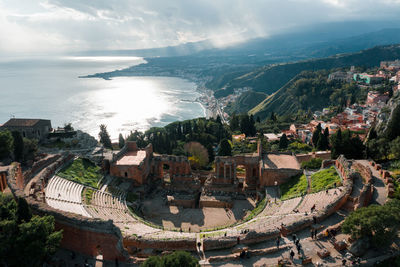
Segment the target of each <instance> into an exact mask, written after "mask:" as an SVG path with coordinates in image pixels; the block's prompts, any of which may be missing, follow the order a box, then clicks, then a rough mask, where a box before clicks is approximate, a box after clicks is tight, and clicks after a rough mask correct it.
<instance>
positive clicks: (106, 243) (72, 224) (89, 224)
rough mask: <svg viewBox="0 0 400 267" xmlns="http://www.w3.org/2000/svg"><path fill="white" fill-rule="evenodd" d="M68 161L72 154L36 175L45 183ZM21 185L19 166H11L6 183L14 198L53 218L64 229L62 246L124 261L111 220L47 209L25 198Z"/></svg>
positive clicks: (118, 232)
mask: <svg viewBox="0 0 400 267" xmlns="http://www.w3.org/2000/svg"><path fill="white" fill-rule="evenodd" d="M70 159H71V155H67V156H63V157H62V158H59V159H58V160H57V161H56V162H53V163H52V164H50V165H49V166H47V167H46V168H45V169H44V170H42V171H41V172H40V173H39V174H38V175H41V179H43V181H46V182H47V180H48V179H49V178H50V177H52V176H53V175H54V172H55V171H56V169H57V168H58V167H60V166H61V165H62V164H64V163H65V162H67V161H68V160H70ZM21 182H23V178H22V172H21V168H20V166H19V163H14V164H12V165H11V166H10V171H9V176H8V179H7V184H8V186H9V188H10V190H11V192H12V194H13V195H14V196H15V197H24V198H25V199H26V200H27V202H28V204H29V206H30V207H31V209H32V213H33V214H37V215H41V216H44V215H52V216H54V218H55V222H56V229H57V230H60V229H62V230H63V239H62V241H61V247H63V248H66V249H71V250H75V251H79V252H81V253H84V254H86V255H89V256H97V255H98V254H102V255H103V258H104V259H105V260H115V259H116V258H117V259H119V260H121V261H125V260H127V259H128V258H129V255H128V254H127V252H126V251H125V250H124V248H123V246H122V235H121V232H120V230H119V228H117V227H116V226H115V225H114V224H113V223H112V221H101V220H99V219H93V218H86V217H82V216H80V215H77V214H73V213H68V212H63V211H60V210H56V209H54V208H52V207H50V206H48V205H47V204H46V203H44V202H40V201H37V200H35V199H34V198H32V197H26V196H25V195H24V191H23V183H22V187H21V186H20V185H18V184H19V183H21Z"/></svg>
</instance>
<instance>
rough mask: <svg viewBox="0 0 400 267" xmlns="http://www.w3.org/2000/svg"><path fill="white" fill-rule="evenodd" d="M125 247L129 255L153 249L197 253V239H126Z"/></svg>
mask: <svg viewBox="0 0 400 267" xmlns="http://www.w3.org/2000/svg"><path fill="white" fill-rule="evenodd" d="M123 244H124V247H126V248H127V250H128V252H129V253H136V252H137V251H138V249H147V248H152V249H156V250H161V251H173V250H186V251H196V250H197V248H196V239H195V238H185V239H174V238H171V239H145V238H138V237H131V238H125V239H124V241H123Z"/></svg>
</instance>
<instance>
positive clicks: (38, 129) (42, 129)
mask: <svg viewBox="0 0 400 267" xmlns="http://www.w3.org/2000/svg"><path fill="white" fill-rule="evenodd" d="M1 129H7V130H9V131H18V132H20V133H21V135H22V137H26V138H30V139H37V140H39V141H43V140H44V139H46V138H47V136H48V134H49V133H50V131H51V130H52V128H51V121H50V120H42V119H17V118H12V119H10V120H8V121H7V122H6V123H4V124H3V125H2V126H1V127H0V130H1Z"/></svg>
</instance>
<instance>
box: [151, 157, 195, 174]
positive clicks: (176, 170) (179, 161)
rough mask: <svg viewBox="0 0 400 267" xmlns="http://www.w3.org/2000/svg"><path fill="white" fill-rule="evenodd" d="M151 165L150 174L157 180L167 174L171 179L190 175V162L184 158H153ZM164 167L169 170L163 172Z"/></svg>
mask: <svg viewBox="0 0 400 267" xmlns="http://www.w3.org/2000/svg"><path fill="white" fill-rule="evenodd" d="M151 165H152V167H151V169H152V174H153V175H154V177H156V178H158V179H163V178H164V177H163V176H164V175H165V174H166V173H168V174H169V176H170V177H171V178H173V177H175V176H176V177H184V176H190V175H191V167H190V162H189V160H188V159H187V158H186V157H184V156H170V155H161V156H154V158H153V160H152V162H151ZM164 165H167V166H168V167H169V169H165V170H164Z"/></svg>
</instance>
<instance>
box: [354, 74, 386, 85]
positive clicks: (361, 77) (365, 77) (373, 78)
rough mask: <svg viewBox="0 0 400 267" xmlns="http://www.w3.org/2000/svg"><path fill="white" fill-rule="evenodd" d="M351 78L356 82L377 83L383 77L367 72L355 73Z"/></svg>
mask: <svg viewBox="0 0 400 267" xmlns="http://www.w3.org/2000/svg"><path fill="white" fill-rule="evenodd" d="M353 79H354V81H356V82H362V83H366V84H378V83H381V82H382V81H383V79H384V77H383V75H372V74H368V73H356V74H354V75H353Z"/></svg>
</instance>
